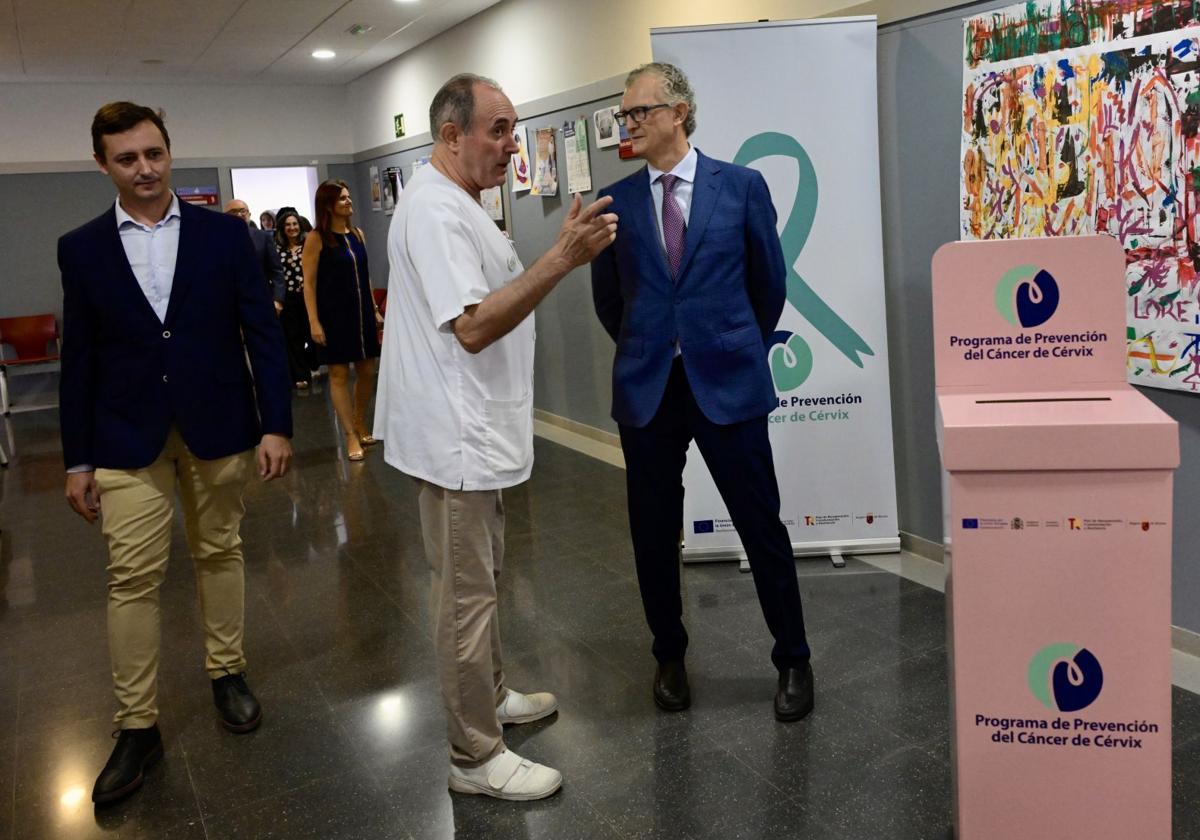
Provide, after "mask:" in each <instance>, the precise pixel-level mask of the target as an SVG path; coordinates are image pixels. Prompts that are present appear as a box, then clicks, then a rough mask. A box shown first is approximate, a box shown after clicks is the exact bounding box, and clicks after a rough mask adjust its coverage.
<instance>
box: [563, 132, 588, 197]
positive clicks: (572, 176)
mask: <svg viewBox="0 0 1200 840" xmlns="http://www.w3.org/2000/svg"><path fill="white" fill-rule="evenodd" d="M587 134H588V133H587V117H580V118H579V119H577V120H575V122H569V123H565V124H564V125H563V148H564V149H565V150H566V152H565V153H566V158H567V193H568V194H574V193H585V192H591V191H592V164H591V161H590V160H589V159H588V141H587Z"/></svg>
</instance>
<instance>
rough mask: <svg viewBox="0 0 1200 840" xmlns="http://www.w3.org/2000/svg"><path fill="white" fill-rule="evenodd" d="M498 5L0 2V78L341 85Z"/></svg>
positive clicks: (465, 0)
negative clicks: (361, 30) (327, 54)
mask: <svg viewBox="0 0 1200 840" xmlns="http://www.w3.org/2000/svg"><path fill="white" fill-rule="evenodd" d="M497 2H499V0H417V2H398V0H0V82H33V81H72V82H99V81H124V82H133V81H136V82H143V83H153V82H167V83H172V84H181V83H182V84H187V83H201V82H214V81H216V82H234V83H257V84H281V83H282V84H337V85H341V84H346V83H347V82H350V81H352V80H353V79H356V78H358V77H359V76H361V75H362V74H364V73H366V72H368V71H370V70H373V69H374V68H376V67H378V66H379V65H381V64H383V63H385V62H387V61H390V60H391V59H393V58H395V57H396V56H398V55H400V54H401V53H403V52H406V51H407V50H410V49H412V48H413V47H415V46H417V45H418V44H421V43H423V42H424V41H427V40H429V39H430V38H432V37H434V36H435V35H437V34H439V33H441V32H444V31H446V30H447V29H450V28H451V27H452V26H454V25H455V24H458V23H460V22H462V21H464V20H466V19H467V18H469V17H471V16H472V15H474V14H476V13H477V12H480V11H482V10H483V9H486V8H487V7H488V6H492V5H494V4H496V3H497ZM354 24H366V25H370V26H371V27H373V28H372V29H371V31H369V32H367V33H366V34H365V35H358V36H354V35H350V34H348V33H347V32H346V30H347V29H349V28H350V27H351V26H353V25H354ZM320 48H324V49H331V50H333V51H334V52H336V53H337V57H336V58H334V59H332V60H328V61H319V60H317V59H315V58H313V57H312V51H313V50H315V49H320ZM155 59H157V60H159V61H161V62H162V63H161V64H145V63H143V62H145V61H146V60H155Z"/></svg>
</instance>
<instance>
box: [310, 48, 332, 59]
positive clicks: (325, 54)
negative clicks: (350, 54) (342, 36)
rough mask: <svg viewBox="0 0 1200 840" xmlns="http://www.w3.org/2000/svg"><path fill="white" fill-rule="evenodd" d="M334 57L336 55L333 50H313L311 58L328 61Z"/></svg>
mask: <svg viewBox="0 0 1200 840" xmlns="http://www.w3.org/2000/svg"><path fill="white" fill-rule="evenodd" d="M335 55H337V53H335V52H334V51H333V50H313V54H312V57H313V58H320V59H330V58H333V57H334V56H335Z"/></svg>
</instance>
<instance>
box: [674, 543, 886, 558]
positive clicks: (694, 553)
mask: <svg viewBox="0 0 1200 840" xmlns="http://www.w3.org/2000/svg"><path fill="white" fill-rule="evenodd" d="M899 550H900V538H899V537H887V538H884V539H874V540H822V541H818V542H803V543H792V554H793V555H794V556H796V557H825V556H828V555H829V554H831V553H837V554H855V555H857V554H894V553H896V552H897V551H899ZM681 558H682V560H683V562H684V563H718V562H722V561H728V560H745V559H746V552H745V551H743V550H742V549H741V548H740V547H739V548H687V547H684V549H683V551H682V553H681Z"/></svg>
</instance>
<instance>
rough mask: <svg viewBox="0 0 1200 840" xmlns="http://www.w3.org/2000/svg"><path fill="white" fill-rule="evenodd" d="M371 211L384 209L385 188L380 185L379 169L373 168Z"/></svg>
mask: <svg viewBox="0 0 1200 840" xmlns="http://www.w3.org/2000/svg"><path fill="white" fill-rule="evenodd" d="M371 209H372V210H382V209H383V187H382V186H380V183H379V167H378V166H372V167H371Z"/></svg>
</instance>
